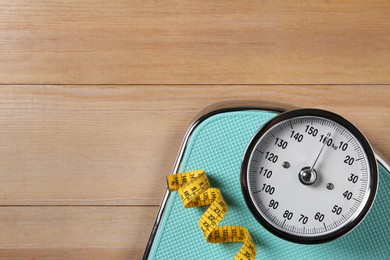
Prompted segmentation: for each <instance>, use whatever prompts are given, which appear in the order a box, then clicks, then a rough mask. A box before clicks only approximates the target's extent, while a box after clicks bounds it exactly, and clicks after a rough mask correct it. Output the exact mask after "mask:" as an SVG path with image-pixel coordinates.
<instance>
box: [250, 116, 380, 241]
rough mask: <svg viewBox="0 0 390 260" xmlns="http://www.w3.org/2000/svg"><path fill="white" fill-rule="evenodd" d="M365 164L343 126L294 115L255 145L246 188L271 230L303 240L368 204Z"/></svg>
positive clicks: (336, 226) (341, 224)
mask: <svg viewBox="0 0 390 260" xmlns="http://www.w3.org/2000/svg"><path fill="white" fill-rule="evenodd" d="M369 165H370V162H369V159H368V156H367V154H366V152H365V150H364V148H363V146H362V144H361V143H360V142H359V140H358V139H357V138H356V136H355V135H354V134H353V133H352V132H351V131H349V130H348V129H346V128H345V127H344V126H342V125H340V124H339V123H337V122H335V121H332V120H330V119H327V118H323V117H318V116H299V117H293V118H289V119H286V120H283V121H280V122H279V123H277V124H275V125H273V126H272V127H271V128H269V129H268V130H267V131H266V132H265V133H264V134H263V135H262V136H261V137H260V139H259V140H258V141H257V143H256V144H255V146H254V148H253V150H252V152H251V154H250V157H249V161H248V167H247V175H246V178H247V179H246V181H247V183H248V184H247V185H248V189H249V192H248V193H249V196H250V200H251V201H252V203H253V206H254V207H255V209H256V211H257V212H258V214H260V216H261V218H262V219H263V220H264V221H266V222H267V223H268V224H270V225H271V226H272V227H273V228H274V229H277V230H278V231H280V232H282V233H286V234H290V235H292V236H296V237H303V238H305V239H307V240H309V239H310V238H315V237H318V236H329V235H330V234H332V233H334V232H335V231H336V232H337V231H339V230H342V229H344V228H346V227H347V226H348V225H350V224H351V223H352V222H353V221H354V220H355V219H357V218H358V216H359V214H361V213H362V211H363V209H364V208H365V207H366V204H367V202H368V201H369V200H371V203H372V199H373V195H372V192H371V188H372V180H371V175H370V167H369ZM375 190H376V189H375ZM366 210H367V209H366ZM367 211H368V210H367ZM364 215H365V213H364Z"/></svg>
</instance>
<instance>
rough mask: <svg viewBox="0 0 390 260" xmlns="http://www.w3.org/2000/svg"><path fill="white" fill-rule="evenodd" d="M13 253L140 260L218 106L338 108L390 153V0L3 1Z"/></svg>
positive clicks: (2, 149) (1, 240)
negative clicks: (178, 164)
mask: <svg viewBox="0 0 390 260" xmlns="http://www.w3.org/2000/svg"><path fill="white" fill-rule="evenodd" d="M0 10H1V11H0V230H1V233H0V258H1V259H15V258H17V259H21V258H22V259H43V258H44V259H47V258H50V259H52V258H59V259H140V258H141V256H142V254H143V251H144V248H145V246H146V242H147V239H148V237H149V234H150V230H151V228H152V225H153V223H154V219H155V216H156V213H157V205H159V204H160V201H161V198H162V196H163V194H164V191H165V176H166V175H167V174H168V173H170V171H171V169H172V167H173V163H174V161H175V157H176V155H177V152H178V149H179V147H180V143H181V140H182V138H183V135H184V133H185V131H186V129H187V127H188V126H189V124H190V122H191V120H192V119H193V118H194V116H195V115H196V114H197V113H198V112H199V111H201V110H202V109H204V108H205V107H207V106H209V105H211V104H214V103H217V102H221V101H229V100H265V101H269V102H281V103H288V104H290V105H295V106H298V107H318V108H323V109H328V110H331V111H333V112H336V113H338V114H340V115H342V116H344V117H345V118H347V119H349V120H350V121H352V122H353V123H355V124H356V125H357V126H358V127H359V128H360V129H361V130H362V131H363V132H364V133H365V134H366V136H367V137H368V138H369V140H370V141H371V143H372V144H373V145H374V146H375V147H377V148H378V149H379V150H381V151H382V152H383V153H384V155H385V156H387V157H390V137H389V136H390V121H389V120H388V115H389V114H390V106H389V103H388V102H389V100H390V63H389V61H390V48H389V46H390V23H389V17H390V2H389V1H385V0H372V1H364V0H356V1H352V0H347V1H334V0H330V1H329V0H320V1H304V0H301V1H293V0H283V1H269V0H265V1H251V0H248V1H231V0H227V1H217V2H215V1H214V2H213V1H206V0H201V1H189V2H183V1H179V0H169V1H156V0H142V1H141V0H135V1H125V0H114V1H92V0H67V1H65V0H59V1H49V0H37V1H29V0H12V1H11V0H3V1H0Z"/></svg>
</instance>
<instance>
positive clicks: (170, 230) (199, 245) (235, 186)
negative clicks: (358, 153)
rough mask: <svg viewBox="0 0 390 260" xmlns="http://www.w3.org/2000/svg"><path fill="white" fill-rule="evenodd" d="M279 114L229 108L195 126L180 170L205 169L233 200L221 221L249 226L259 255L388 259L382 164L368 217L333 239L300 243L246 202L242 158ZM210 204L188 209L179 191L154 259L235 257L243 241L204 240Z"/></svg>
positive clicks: (387, 180) (386, 178)
mask: <svg viewBox="0 0 390 260" xmlns="http://www.w3.org/2000/svg"><path fill="white" fill-rule="evenodd" d="M274 116H275V114H273V113H268V112H261V111H240V112H226V113H223V114H218V115H214V116H212V117H210V118H208V119H207V120H205V121H203V122H202V123H201V124H200V125H199V126H198V127H197V128H196V129H195V131H194V132H193V134H192V135H191V137H190V140H189V142H188V146H187V149H186V151H185V154H184V158H183V160H182V164H181V167H180V171H188V170H193V169H205V170H206V172H207V175H208V176H209V178H210V181H211V185H212V186H213V187H218V188H219V189H220V190H221V192H222V194H223V196H224V198H225V200H226V201H227V203H228V205H229V211H228V213H227V215H226V217H225V218H224V219H223V220H222V222H221V225H243V226H245V227H247V228H248V230H249V232H250V233H251V235H252V237H253V239H254V241H255V243H256V246H257V257H256V259H317V260H319V259H390V246H389V239H390V222H389V216H390V207H389V198H390V196H389V195H390V174H388V173H387V172H386V171H385V170H384V169H383V168H381V167H380V177H379V190H378V194H377V197H376V200H375V202H374V205H373V207H372V209H371V211H370V212H369V214H368V216H367V217H366V218H365V220H364V221H363V222H362V223H361V224H360V225H359V226H358V227H357V228H355V229H354V230H353V231H352V232H350V233H349V234H347V235H345V236H343V237H341V238H339V239H337V240H335V241H332V242H329V243H325V244H319V245H300V244H295V243H291V242H287V241H284V240H282V239H280V238H278V237H276V236H274V235H272V234H271V233H269V232H268V231H267V230H265V229H264V228H263V227H262V226H261V225H260V224H259V223H258V222H257V221H256V219H255V218H254V217H253V216H252V214H251V213H250V211H249V209H248V208H247V207H246V204H245V201H244V198H243V196H242V193H241V186H240V169H241V160H242V157H243V155H244V152H245V149H246V146H247V145H248V143H249V141H250V140H251V138H252V136H253V135H254V134H255V132H256V131H257V130H258V129H259V128H260V127H261V126H262V125H263V124H264V123H265V122H267V121H268V120H269V119H271V118H272V117H274ZM205 210H206V207H200V208H193V209H185V208H184V207H183V205H182V204H181V201H180V199H179V197H178V196H177V193H176V192H174V193H172V194H171V196H170V198H169V201H168V203H167V206H166V210H165V212H164V215H163V218H162V221H161V224H160V227H159V230H158V233H157V236H156V239H155V242H154V245H153V248H152V250H151V253H150V257H149V258H150V259H232V258H233V256H234V255H235V254H236V252H237V251H238V250H239V248H240V247H241V245H242V244H241V243H224V244H211V243H206V240H205V238H204V237H203V235H202V233H201V231H200V229H199V227H198V224H197V222H198V220H199V218H200V217H201V215H202V214H203V212H204V211H205Z"/></svg>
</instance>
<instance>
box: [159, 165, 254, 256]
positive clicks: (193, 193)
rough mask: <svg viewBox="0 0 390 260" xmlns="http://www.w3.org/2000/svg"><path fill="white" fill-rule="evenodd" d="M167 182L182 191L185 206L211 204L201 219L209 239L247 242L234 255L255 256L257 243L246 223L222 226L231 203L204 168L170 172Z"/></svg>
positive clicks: (211, 240)
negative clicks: (175, 172) (213, 184)
mask: <svg viewBox="0 0 390 260" xmlns="http://www.w3.org/2000/svg"><path fill="white" fill-rule="evenodd" d="M167 183H168V189H169V190H170V191H178V193H179V196H180V199H181V201H182V203H183V205H184V207H185V208H193V207H199V206H207V205H210V206H209V207H208V208H207V210H206V211H205V212H204V213H203V215H202V216H201V218H200V219H199V222H198V225H199V227H200V229H201V230H202V232H203V235H204V236H205V238H206V240H207V241H208V242H210V243H225V242H243V243H244V244H243V245H242V247H241V248H240V250H239V251H238V252H237V254H236V256H235V257H234V259H242V260H252V259H255V257H256V246H255V244H254V242H253V240H252V237H251V236H250V234H249V232H248V230H247V229H246V228H245V227H242V226H218V224H219V223H220V222H221V220H222V219H223V218H224V217H225V215H226V213H227V210H228V205H227V203H226V202H225V200H224V199H223V196H222V194H221V192H220V191H219V189H217V188H210V182H209V180H208V178H207V175H206V173H205V171H204V170H194V171H189V172H183V173H179V174H172V175H168V176H167Z"/></svg>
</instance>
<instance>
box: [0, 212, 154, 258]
mask: <svg viewBox="0 0 390 260" xmlns="http://www.w3.org/2000/svg"><path fill="white" fill-rule="evenodd" d="M156 214H157V207H2V208H1V210H0V228H1V234H0V245H1V246H0V258H1V259H5V258H7V259H9V258H12V259H21V258H28V259H42V258H46V259H47V258H56V259H58V258H60V259H141V257H142V255H143V252H144V250H145V247H146V243H147V241H148V239H149V235H150V231H151V229H152V225H153V223H154V219H155V216H156Z"/></svg>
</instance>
